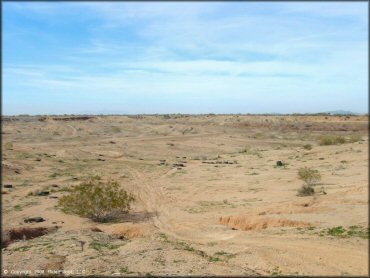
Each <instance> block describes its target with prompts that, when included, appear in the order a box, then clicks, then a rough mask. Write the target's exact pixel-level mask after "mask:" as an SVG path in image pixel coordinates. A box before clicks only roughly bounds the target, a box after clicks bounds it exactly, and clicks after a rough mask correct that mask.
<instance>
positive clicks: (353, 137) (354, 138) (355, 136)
mask: <svg viewBox="0 0 370 278" xmlns="http://www.w3.org/2000/svg"><path fill="white" fill-rule="evenodd" d="M361 140H362V138H361V136H360V135H358V134H353V135H351V137H350V138H349V142H351V143H355V142H358V141H361Z"/></svg>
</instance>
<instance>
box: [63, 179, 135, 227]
mask: <svg viewBox="0 0 370 278" xmlns="http://www.w3.org/2000/svg"><path fill="white" fill-rule="evenodd" d="M132 201H134V197H133V196H132V195H131V194H129V193H127V192H126V191H125V190H123V189H120V188H119V184H118V183H117V182H116V181H108V182H102V181H101V178H100V177H99V176H93V177H91V178H89V179H88V180H87V181H84V182H82V183H81V184H79V185H77V186H75V187H73V188H72V189H71V190H69V194H68V195H66V196H63V197H62V198H61V199H60V200H59V203H58V205H59V207H61V209H62V211H64V212H66V213H73V214H77V215H80V216H83V217H88V218H90V219H92V220H93V221H97V222H106V221H108V220H110V219H112V218H115V217H117V216H119V215H122V214H126V213H128V211H129V209H130V203H131V202H132Z"/></svg>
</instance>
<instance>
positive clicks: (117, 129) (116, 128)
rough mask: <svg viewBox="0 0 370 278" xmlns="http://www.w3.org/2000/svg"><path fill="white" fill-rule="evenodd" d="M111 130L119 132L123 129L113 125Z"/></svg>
mask: <svg viewBox="0 0 370 278" xmlns="http://www.w3.org/2000/svg"><path fill="white" fill-rule="evenodd" d="M111 131H112V132H113V133H119V132H121V129H120V128H119V127H118V126H112V127H111Z"/></svg>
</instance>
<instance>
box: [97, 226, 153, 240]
mask: <svg viewBox="0 0 370 278" xmlns="http://www.w3.org/2000/svg"><path fill="white" fill-rule="evenodd" d="M102 230H103V228H102ZM147 231H148V227H147V226H146V225H144V224H117V225H112V226H111V227H109V228H108V229H107V228H106V229H104V232H106V233H109V234H111V235H113V236H114V237H117V238H122V239H123V238H129V239H132V238H137V237H144V236H145V235H146V234H147Z"/></svg>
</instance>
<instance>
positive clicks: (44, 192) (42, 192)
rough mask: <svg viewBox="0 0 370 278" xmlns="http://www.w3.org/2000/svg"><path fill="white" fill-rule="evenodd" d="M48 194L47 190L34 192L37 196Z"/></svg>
mask: <svg viewBox="0 0 370 278" xmlns="http://www.w3.org/2000/svg"><path fill="white" fill-rule="evenodd" d="M49 194H50V192H49V191H40V192H38V193H36V195H37V196H48V195H49Z"/></svg>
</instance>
